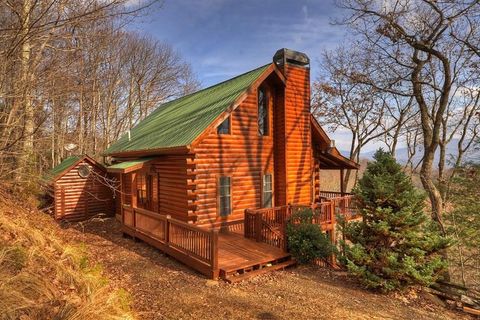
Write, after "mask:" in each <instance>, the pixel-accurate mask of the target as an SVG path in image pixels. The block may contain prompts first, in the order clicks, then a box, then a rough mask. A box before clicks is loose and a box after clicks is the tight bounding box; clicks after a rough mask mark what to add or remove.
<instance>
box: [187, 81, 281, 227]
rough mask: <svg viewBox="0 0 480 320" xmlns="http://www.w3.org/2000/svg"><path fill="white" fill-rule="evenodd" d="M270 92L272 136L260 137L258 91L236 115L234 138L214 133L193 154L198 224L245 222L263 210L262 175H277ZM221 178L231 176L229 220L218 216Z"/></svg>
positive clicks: (271, 106) (272, 100) (233, 120)
mask: <svg viewBox="0 0 480 320" xmlns="http://www.w3.org/2000/svg"><path fill="white" fill-rule="evenodd" d="M264 85H265V84H264ZM268 91H269V97H270V98H269V99H270V110H269V124H270V126H269V127H270V135H269V136H260V135H259V134H258V123H257V119H258V106H257V91H256V90H255V91H254V92H252V93H250V94H249V95H248V96H247V98H246V99H245V100H244V101H243V103H242V104H241V105H240V106H239V107H237V109H235V110H234V111H233V113H232V115H231V134H224V135H219V134H217V132H216V131H213V132H211V133H210V134H209V135H208V136H206V137H205V138H204V139H203V140H202V141H201V143H200V144H199V145H198V146H197V147H195V149H194V150H193V152H194V153H195V158H194V161H193V162H194V165H195V168H194V173H195V187H196V198H195V205H196V210H195V214H196V215H197V219H198V220H197V223H198V224H200V225H206V226H221V225H222V223H224V224H225V223H227V222H228V221H233V220H241V219H243V217H244V211H245V209H247V208H259V207H260V206H261V183H262V180H261V179H262V175H263V174H264V173H271V174H274V172H273V170H274V153H273V149H274V148H273V140H274V139H273V136H274V134H273V130H272V129H273V117H272V114H273V113H275V112H276V110H275V108H276V104H275V103H274V100H275V99H274V92H273V89H272V88H271V87H269V88H268ZM272 111H273V112H272ZM220 176H231V198H232V213H231V215H229V216H228V217H227V218H222V217H220V216H219V214H218V213H217V211H218V203H217V184H218V179H219V177H220ZM274 183H275V182H274Z"/></svg>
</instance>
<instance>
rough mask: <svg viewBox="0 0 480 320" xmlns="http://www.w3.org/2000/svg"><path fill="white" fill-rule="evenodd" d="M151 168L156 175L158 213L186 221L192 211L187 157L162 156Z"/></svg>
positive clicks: (191, 192)
mask: <svg viewBox="0 0 480 320" xmlns="http://www.w3.org/2000/svg"><path fill="white" fill-rule="evenodd" d="M152 166H153V167H154V171H155V172H156V173H157V174H158V190H157V194H158V212H159V213H161V214H168V215H171V216H172V217H174V218H177V219H180V220H183V221H187V220H189V215H190V216H191V213H192V209H193V200H194V199H193V197H194V190H192V188H191V184H192V183H191V178H192V170H191V168H192V165H191V164H189V156H185V155H178V156H163V157H160V158H159V159H158V160H157V161H155V162H154V163H153V164H152Z"/></svg>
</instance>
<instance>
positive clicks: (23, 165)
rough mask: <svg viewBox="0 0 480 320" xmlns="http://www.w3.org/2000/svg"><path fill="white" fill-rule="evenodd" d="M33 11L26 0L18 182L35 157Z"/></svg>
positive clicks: (21, 57)
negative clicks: (32, 63)
mask: <svg viewBox="0 0 480 320" xmlns="http://www.w3.org/2000/svg"><path fill="white" fill-rule="evenodd" d="M31 10H32V2H31V0H24V2H23V5H22V17H21V18H22V27H21V32H20V34H21V39H22V45H21V51H20V68H21V69H20V73H21V78H20V79H21V80H20V81H21V85H22V88H23V92H22V100H23V104H24V114H23V116H24V123H23V144H22V150H21V153H20V155H19V157H18V166H19V170H18V172H17V177H16V180H17V181H20V180H25V178H26V177H25V175H26V173H27V172H28V168H29V166H30V162H31V160H32V159H31V158H32V155H33V134H34V131H35V123H34V117H35V113H34V109H33V104H32V100H31V83H30V82H31V75H30V55H31V49H32V48H31V43H30V39H29V37H28V30H29V25H30V14H31Z"/></svg>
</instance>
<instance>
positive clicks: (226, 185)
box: [218, 177, 232, 217]
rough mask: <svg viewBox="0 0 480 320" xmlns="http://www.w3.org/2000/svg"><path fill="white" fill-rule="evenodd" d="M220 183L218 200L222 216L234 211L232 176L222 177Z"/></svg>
mask: <svg viewBox="0 0 480 320" xmlns="http://www.w3.org/2000/svg"><path fill="white" fill-rule="evenodd" d="M218 184H219V186H218V187H219V190H218V191H219V192H218V198H219V199H218V202H219V207H220V208H219V209H220V216H222V217H225V216H228V215H229V214H230V213H232V205H231V204H232V194H231V192H232V189H231V178H230V177H220V179H219V181H218Z"/></svg>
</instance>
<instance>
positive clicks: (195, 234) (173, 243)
mask: <svg viewBox="0 0 480 320" xmlns="http://www.w3.org/2000/svg"><path fill="white" fill-rule="evenodd" d="M122 221H123V224H124V227H126V228H127V230H129V229H131V231H133V232H134V234H133V235H134V236H139V237H140V236H141V235H144V236H146V238H145V239H146V240H149V239H152V240H154V241H156V242H155V243H154V244H155V246H156V247H157V248H159V249H161V250H163V251H165V252H167V253H168V254H169V255H172V256H173V257H175V258H177V259H179V260H181V261H187V260H188V261H191V262H192V265H191V266H192V267H193V268H195V269H197V270H198V271H200V272H202V273H208V275H211V276H212V278H216V277H218V272H219V269H218V230H214V229H212V230H208V229H205V228H201V227H198V226H196V225H193V224H189V223H186V222H184V221H180V220H177V219H174V218H172V217H171V216H170V215H164V214H160V213H158V212H153V211H150V210H146V209H143V208H134V207H132V206H130V205H123V206H122ZM129 231H130V230H129ZM195 260H196V261H198V262H196V261H195ZM206 270H208V272H206Z"/></svg>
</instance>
